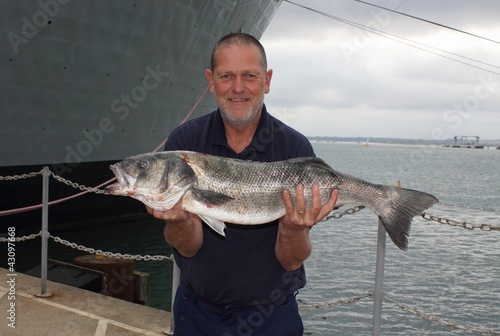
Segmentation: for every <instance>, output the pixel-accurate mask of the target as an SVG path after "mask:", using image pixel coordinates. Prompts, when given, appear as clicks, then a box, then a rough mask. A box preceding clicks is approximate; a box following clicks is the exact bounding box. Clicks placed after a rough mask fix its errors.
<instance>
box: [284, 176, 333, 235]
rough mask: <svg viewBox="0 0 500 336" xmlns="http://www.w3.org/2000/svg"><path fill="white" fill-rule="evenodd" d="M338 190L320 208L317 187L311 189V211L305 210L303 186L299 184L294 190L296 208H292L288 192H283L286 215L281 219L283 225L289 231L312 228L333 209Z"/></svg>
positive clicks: (319, 196)
mask: <svg viewBox="0 0 500 336" xmlns="http://www.w3.org/2000/svg"><path fill="white" fill-rule="evenodd" d="M337 196H338V190H337V189H335V190H334V191H332V195H331V197H330V199H329V200H328V202H327V203H326V204H325V205H323V206H321V195H320V191H319V186H318V185H316V184H315V185H313V187H312V206H311V209H306V202H305V198H304V186H303V185H302V184H299V185H298V186H297V189H296V201H295V204H296V207H294V206H293V203H292V200H291V196H290V192H289V191H288V190H285V191H284V192H283V202H284V204H285V209H286V215H285V217H284V218H283V221H282V222H283V224H285V225H286V228H287V229H289V230H294V229H297V230H299V229H302V228H304V227H312V226H313V225H314V224H316V223H318V222H321V221H322V220H323V219H324V218H325V217H326V216H327V215H328V214H329V213H330V212H331V211H332V210H333V208H335V203H336V202H337Z"/></svg>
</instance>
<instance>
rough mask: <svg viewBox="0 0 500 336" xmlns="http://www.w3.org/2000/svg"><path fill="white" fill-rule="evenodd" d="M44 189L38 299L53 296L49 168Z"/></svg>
mask: <svg viewBox="0 0 500 336" xmlns="http://www.w3.org/2000/svg"><path fill="white" fill-rule="evenodd" d="M42 176H43V187H42V237H41V238H42V259H41V267H40V268H41V269H40V282H41V284H40V287H41V288H40V294H37V295H36V296H38V297H49V296H52V294H50V293H48V292H47V258H48V253H47V250H48V238H49V177H50V170H49V167H47V166H45V167H43V169H42Z"/></svg>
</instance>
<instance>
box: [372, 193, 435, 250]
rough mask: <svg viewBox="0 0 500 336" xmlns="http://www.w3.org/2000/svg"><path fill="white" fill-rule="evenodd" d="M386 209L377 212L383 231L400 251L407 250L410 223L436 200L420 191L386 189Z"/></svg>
mask: <svg viewBox="0 0 500 336" xmlns="http://www.w3.org/2000/svg"><path fill="white" fill-rule="evenodd" d="M385 192H386V193H387V199H388V202H389V204H388V207H386V208H383V209H382V208H381V209H379V211H377V215H378V216H379V218H380V220H381V221H382V224H383V225H384V227H385V230H386V231H387V233H388V234H389V237H390V238H391V239H392V241H393V242H394V244H396V246H397V247H399V248H400V249H401V250H407V249H408V236H409V235H410V227H411V221H412V218H413V217H414V216H417V215H420V214H422V212H423V211H424V210H426V209H428V208H430V207H431V206H432V205H434V204H435V203H437V202H439V201H438V199H437V198H436V197H434V196H432V195H431V194H427V193H424V192H421V191H416V190H411V189H404V188H394V187H387V190H386V191H385Z"/></svg>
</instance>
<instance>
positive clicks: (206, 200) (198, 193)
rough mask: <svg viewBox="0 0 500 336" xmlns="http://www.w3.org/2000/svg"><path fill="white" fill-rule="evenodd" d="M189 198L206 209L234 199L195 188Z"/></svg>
mask: <svg viewBox="0 0 500 336" xmlns="http://www.w3.org/2000/svg"><path fill="white" fill-rule="evenodd" d="M191 197H192V198H193V199H194V200H195V201H197V202H200V203H202V204H204V205H206V206H207V207H212V206H217V205H221V204H224V203H227V202H229V201H231V200H233V199H234V198H232V197H231V196H227V195H224V194H221V193H218V192H215V191H210V190H202V189H196V188H193V189H192V190H191Z"/></svg>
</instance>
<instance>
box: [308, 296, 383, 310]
mask: <svg viewBox="0 0 500 336" xmlns="http://www.w3.org/2000/svg"><path fill="white" fill-rule="evenodd" d="M372 296H373V293H372V292H369V293H366V294H363V295H360V296H354V297H352V298H349V299H339V300H335V301H332V302H325V303H317V304H310V305H301V306H299V309H300V310H301V311H308V310H315V309H327V308H332V307H337V306H342V305H345V304H353V303H356V302H358V301H360V300H362V299H366V298H369V297H372Z"/></svg>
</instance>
